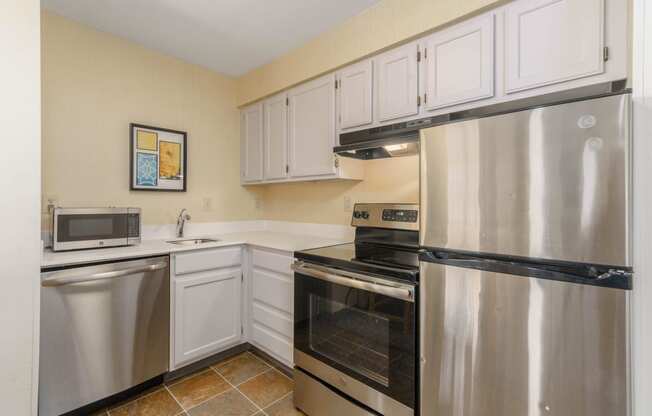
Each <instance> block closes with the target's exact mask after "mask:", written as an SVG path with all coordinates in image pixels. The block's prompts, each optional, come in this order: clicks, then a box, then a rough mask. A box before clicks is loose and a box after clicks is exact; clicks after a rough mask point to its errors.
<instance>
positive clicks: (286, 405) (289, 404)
mask: <svg viewBox="0 0 652 416" xmlns="http://www.w3.org/2000/svg"><path fill="white" fill-rule="evenodd" d="M264 410H265V413H267V415H268V416H303V415H304V413H303V412H301V411H300V410H299V409H297V408H295V407H294V399H293V397H292V393H290V394H288V395H287V396H285V397H284V398H283V399H281V400H279V401H277V402H276V403H274V404H272V405H271V406H269V407H267V408H265V409H264Z"/></svg>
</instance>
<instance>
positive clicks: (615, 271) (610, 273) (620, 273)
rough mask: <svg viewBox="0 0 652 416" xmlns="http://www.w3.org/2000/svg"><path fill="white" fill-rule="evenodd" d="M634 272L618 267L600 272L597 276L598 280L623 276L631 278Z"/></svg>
mask: <svg viewBox="0 0 652 416" xmlns="http://www.w3.org/2000/svg"><path fill="white" fill-rule="evenodd" d="M632 276H633V274H632V273H631V272H628V271H625V270H618V269H609V270H607V271H606V272H604V273H602V274H600V275H599V276H598V277H596V279H597V280H606V279H609V278H612V277H622V278H625V279H631V278H632Z"/></svg>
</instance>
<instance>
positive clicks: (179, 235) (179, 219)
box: [177, 208, 190, 238]
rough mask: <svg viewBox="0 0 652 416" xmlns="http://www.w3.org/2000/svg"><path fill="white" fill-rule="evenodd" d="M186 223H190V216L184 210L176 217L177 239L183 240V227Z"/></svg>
mask: <svg viewBox="0 0 652 416" xmlns="http://www.w3.org/2000/svg"><path fill="white" fill-rule="evenodd" d="M186 221H190V214H188V210H187V209H185V208H184V209H182V210H181V212H180V213H179V216H178V217H177V238H183V227H184V226H185V225H186Z"/></svg>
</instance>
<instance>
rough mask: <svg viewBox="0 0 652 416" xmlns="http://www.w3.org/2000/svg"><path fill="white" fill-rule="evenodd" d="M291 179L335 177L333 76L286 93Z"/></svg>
mask: <svg viewBox="0 0 652 416" xmlns="http://www.w3.org/2000/svg"><path fill="white" fill-rule="evenodd" d="M288 96H289V99H290V108H289V120H290V124H289V133H290V134H289V138H290V140H289V146H290V152H289V153H290V176H292V177H302V176H322V175H334V174H335V165H334V158H333V146H334V145H335V75H333V74H331V75H327V76H325V77H322V78H319V79H316V80H314V81H310V82H307V83H305V84H303V85H300V86H298V87H296V88H293V89H292V90H290V92H289V93H288Z"/></svg>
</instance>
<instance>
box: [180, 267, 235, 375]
mask: <svg viewBox="0 0 652 416" xmlns="http://www.w3.org/2000/svg"><path fill="white" fill-rule="evenodd" d="M240 279H241V277H240V270H239V269H238V270H233V269H231V270H226V271H225V270H221V271H220V270H212V271H208V272H202V273H196V274H192V275H187V276H184V277H178V278H175V281H174V290H175V293H174V296H175V300H174V362H175V367H176V366H178V365H179V364H187V363H189V362H191V361H196V360H198V359H200V358H203V357H206V356H208V355H210V354H213V353H215V352H218V351H220V350H221V349H223V348H226V347H228V346H231V345H234V344H236V343H237V342H239V341H240V337H241V323H240V293H241V292H240V291H241V280H240Z"/></svg>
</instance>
